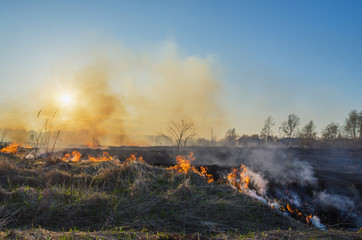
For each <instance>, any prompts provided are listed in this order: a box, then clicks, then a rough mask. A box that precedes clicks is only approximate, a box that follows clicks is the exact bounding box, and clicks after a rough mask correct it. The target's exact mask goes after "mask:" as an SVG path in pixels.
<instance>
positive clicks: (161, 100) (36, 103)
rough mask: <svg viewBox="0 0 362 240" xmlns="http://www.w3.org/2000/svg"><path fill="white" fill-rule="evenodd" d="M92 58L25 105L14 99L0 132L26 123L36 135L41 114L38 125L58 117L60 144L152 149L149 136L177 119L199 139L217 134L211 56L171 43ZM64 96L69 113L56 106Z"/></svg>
mask: <svg viewBox="0 0 362 240" xmlns="http://www.w3.org/2000/svg"><path fill="white" fill-rule="evenodd" d="M94 52H95V53H94V54H86V56H87V58H85V59H82V58H75V59H76V60H72V59H70V60H69V63H67V64H64V63H63V64H60V65H59V66H58V67H56V66H55V67H54V69H52V73H51V75H50V76H49V79H51V80H49V79H47V81H46V82H44V84H43V85H42V86H36V87H35V86H34V88H35V89H30V91H33V92H34V94H32V98H25V97H24V98H21V99H19V101H22V103H23V105H24V107H23V108H21V109H16V111H14V110H13V109H14V106H15V105H17V104H15V103H9V104H7V105H6V106H3V107H2V109H1V110H2V111H3V112H12V116H11V117H10V118H6V119H4V118H3V119H1V121H0V124H1V125H0V128H5V127H8V128H18V127H16V126H15V125H14V124H12V123H13V122H14V120H18V119H25V121H22V126H21V128H23V129H27V130H35V131H37V130H38V127H39V126H38V125H39V119H37V117H36V114H37V112H38V111H39V110H40V109H42V110H43V112H42V115H41V119H40V120H41V121H40V125H41V123H42V122H43V121H45V120H46V119H48V120H49V119H50V118H51V115H52V113H53V112H55V111H56V110H58V112H57V114H56V117H55V119H53V120H54V121H53V129H54V130H55V129H59V130H60V131H61V132H62V133H61V137H62V142H63V143H72V144H85V143H86V142H91V141H92V139H97V140H99V141H100V142H101V143H102V144H104V145H106V144H108V145H122V144H137V145H147V144H153V142H149V141H148V139H149V138H147V137H148V136H150V135H156V134H157V133H159V132H161V131H162V130H163V129H165V128H166V127H167V124H168V123H169V122H170V121H171V120H175V121H180V120H181V119H184V120H188V121H192V122H194V124H195V128H196V130H197V132H198V134H199V135H198V136H200V137H205V136H209V133H210V130H211V129H212V128H213V129H214V131H215V132H217V130H218V128H219V129H220V130H221V129H222V125H223V123H224V120H225V113H224V112H223V110H222V108H221V104H220V99H221V90H222V88H221V83H220V73H219V72H220V71H219V69H220V67H219V65H218V63H217V62H216V61H215V59H214V58H213V57H212V56H207V57H199V56H185V55H183V54H181V53H180V50H179V48H178V47H177V45H176V44H174V43H165V44H162V45H161V46H158V47H155V48H153V49H150V50H148V51H143V52H139V51H132V50H129V49H126V48H121V47H117V46H116V47H115V46H112V47H103V48H101V49H97V50H95V51H94ZM43 71H44V70H43ZM63 93H67V94H69V95H70V96H71V97H72V99H73V100H72V101H71V102H70V103H69V104H68V105H66V104H62V103H60V102H59V96H60V95H61V94H63ZM25 109H27V110H25ZM30 109H31V111H30ZM18 125H19V124H18Z"/></svg>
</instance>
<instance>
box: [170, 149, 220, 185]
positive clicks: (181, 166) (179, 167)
mask: <svg viewBox="0 0 362 240" xmlns="http://www.w3.org/2000/svg"><path fill="white" fill-rule="evenodd" d="M193 161H195V157H194V153H193V152H190V154H189V155H188V156H187V158H186V156H182V155H178V156H176V162H177V164H176V165H175V166H173V167H169V168H167V169H169V170H176V171H177V172H180V173H185V174H187V173H188V172H190V171H192V172H195V173H197V174H199V175H200V176H202V177H204V178H205V179H206V181H207V182H208V183H212V182H214V178H213V176H212V174H210V173H207V168H206V167H203V166H201V167H200V171H198V170H197V169H196V168H195V167H194V166H192V164H191V163H192V162H193Z"/></svg>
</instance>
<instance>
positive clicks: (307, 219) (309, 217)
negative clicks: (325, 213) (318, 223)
mask: <svg viewBox="0 0 362 240" xmlns="http://www.w3.org/2000/svg"><path fill="white" fill-rule="evenodd" d="M311 218H312V214H310V215H308V216H307V217H306V218H305V220H306V221H307V223H310V221H309V219H311Z"/></svg>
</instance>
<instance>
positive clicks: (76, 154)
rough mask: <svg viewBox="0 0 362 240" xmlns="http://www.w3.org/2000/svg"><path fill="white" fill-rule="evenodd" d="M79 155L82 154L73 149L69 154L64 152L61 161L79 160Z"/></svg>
mask: <svg viewBox="0 0 362 240" xmlns="http://www.w3.org/2000/svg"><path fill="white" fill-rule="evenodd" d="M81 156H82V154H80V152H78V151H77V150H74V151H73V152H72V153H71V154H69V153H67V154H65V155H64V157H63V161H65V162H70V161H71V162H79V160H80V157H81Z"/></svg>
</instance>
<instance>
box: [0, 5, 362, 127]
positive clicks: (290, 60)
mask: <svg viewBox="0 0 362 240" xmlns="http://www.w3.org/2000/svg"><path fill="white" fill-rule="evenodd" d="M361 13H362V2H361V1H358V0H351V1H331V0H328V1H322V0H318V1H312V0H307V1H0V36H1V37H0V53H1V54H0V87H1V90H0V91H1V97H0V101H1V102H4V101H7V100H8V99H17V100H21V99H22V98H25V97H24V96H25V95H26V94H27V92H28V91H30V89H31V88H33V87H34V86H35V87H40V86H42V85H43V84H44V81H48V80H47V76H49V73H50V72H52V69H54V65H59V64H60V63H63V62H65V61H67V59H69V58H73V57H74V56H77V55H82V54H84V52H86V51H87V49H92V48H93V47H94V46H99V45H102V44H106V45H107V44H109V43H112V44H120V45H122V46H125V47H126V48H127V49H129V50H130V51H135V52H137V51H140V52H141V51H148V49H157V46H158V45H160V44H162V43H164V42H174V43H175V44H176V45H177V46H178V48H179V51H180V54H181V55H182V56H199V57H201V58H207V57H208V56H212V58H213V59H214V61H215V62H216V63H217V65H218V67H219V68H220V74H219V77H218V80H219V81H220V82H221V85H222V90H221V92H222V97H221V99H220V102H221V103H222V105H223V106H224V108H225V109H226V110H227V112H228V113H227V115H228V123H227V124H226V125H225V129H222V130H220V131H226V130H227V128H232V127H235V128H236V129H237V131H238V132H239V133H240V134H242V133H247V134H250V133H258V132H259V131H260V129H261V127H262V125H263V121H264V120H265V119H266V118H267V117H268V116H269V115H271V116H273V118H274V119H275V120H276V123H277V126H279V125H280V122H281V121H283V120H284V119H286V117H287V115H288V114H290V113H295V114H297V115H299V116H300V117H301V120H302V124H306V123H307V122H308V121H309V120H314V122H315V123H316V124H317V126H318V127H319V128H321V127H323V126H325V125H326V124H328V123H329V122H331V121H335V122H339V123H343V120H344V118H345V117H346V115H347V113H348V112H349V111H350V110H352V109H357V110H359V111H360V110H362V108H361V106H362V94H361V92H362V91H361V90H362V14H361Z"/></svg>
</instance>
